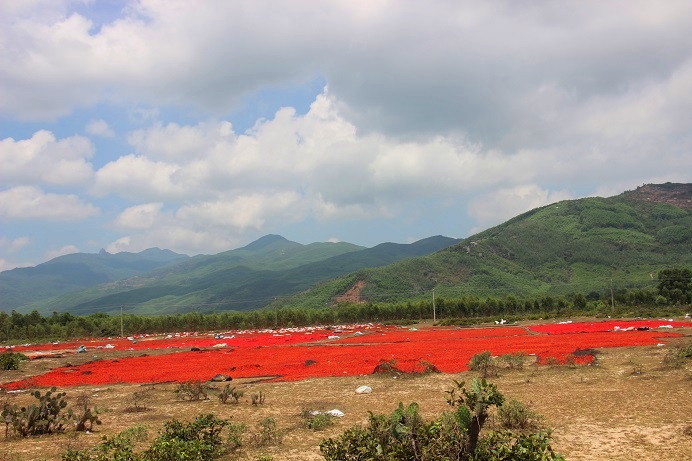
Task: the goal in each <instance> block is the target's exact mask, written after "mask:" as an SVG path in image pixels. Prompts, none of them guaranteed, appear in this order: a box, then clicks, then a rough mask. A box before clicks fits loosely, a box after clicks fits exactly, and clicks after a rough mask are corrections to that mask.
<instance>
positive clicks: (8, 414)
mask: <svg viewBox="0 0 692 461" xmlns="http://www.w3.org/2000/svg"><path fill="white" fill-rule="evenodd" d="M55 391H56V389H55V387H53V388H51V390H49V391H47V392H46V393H45V394H44V395H41V393H40V392H39V391H34V392H32V393H31V395H32V396H33V397H35V398H36V399H37V400H38V403H37V404H36V403H32V404H30V405H27V406H26V407H21V408H18V407H17V405H13V406H11V407H10V406H9V405H5V407H4V408H3V411H2V417H3V418H4V420H5V421H6V422H8V423H9V426H10V427H11V428H12V430H13V431H14V432H15V433H16V434H17V435H19V436H21V437H28V436H30V435H41V434H52V433H55V432H62V431H63V430H65V427H66V425H67V423H68V421H69V415H67V414H65V413H63V412H62V410H63V409H64V408H65V407H66V406H67V401H66V400H65V395H66V394H65V393H64V392H57V393H56V392H55Z"/></svg>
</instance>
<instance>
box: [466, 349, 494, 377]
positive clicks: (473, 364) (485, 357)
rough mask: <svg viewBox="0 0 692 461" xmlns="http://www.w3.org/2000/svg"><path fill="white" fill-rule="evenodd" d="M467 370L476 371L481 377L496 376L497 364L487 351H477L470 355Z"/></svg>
mask: <svg viewBox="0 0 692 461" xmlns="http://www.w3.org/2000/svg"><path fill="white" fill-rule="evenodd" d="M468 367H469V370H471V371H478V372H480V374H481V377H482V378H487V377H489V376H497V365H496V364H495V360H494V359H493V356H492V354H490V352H489V351H483V352H479V353H478V354H474V356H473V357H471V361H470V362H469V364H468Z"/></svg>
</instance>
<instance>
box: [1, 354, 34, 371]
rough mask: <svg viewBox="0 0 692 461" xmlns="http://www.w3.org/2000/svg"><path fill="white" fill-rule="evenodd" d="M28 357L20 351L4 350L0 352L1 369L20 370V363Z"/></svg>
mask: <svg viewBox="0 0 692 461" xmlns="http://www.w3.org/2000/svg"><path fill="white" fill-rule="evenodd" d="M24 360H28V357H27V356H26V355H24V354H22V353H19V352H3V353H2V354H0V370H19V365H20V364H21V363H22V362H23V361H24Z"/></svg>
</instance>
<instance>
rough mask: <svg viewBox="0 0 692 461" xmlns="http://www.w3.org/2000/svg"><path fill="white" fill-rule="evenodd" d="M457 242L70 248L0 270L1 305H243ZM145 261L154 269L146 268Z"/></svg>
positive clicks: (142, 310) (54, 308) (78, 309)
mask: <svg viewBox="0 0 692 461" xmlns="http://www.w3.org/2000/svg"><path fill="white" fill-rule="evenodd" d="M457 242H459V240H458V239H453V238H449V237H443V236H435V237H429V238H426V239H423V240H420V241H418V242H415V243H411V244H395V243H383V244H380V245H377V246H375V247H372V248H364V247H361V246H358V245H353V244H350V243H345V242H339V243H311V244H308V245H302V244H300V243H296V242H292V241H289V240H287V239H285V238H284V237H281V236H279V235H267V236H264V237H262V238H260V239H259V240H256V241H255V242H252V243H250V244H249V245H247V246H245V247H242V248H238V249H235V250H230V251H226V252H223V253H219V254H216V255H211V256H208V255H200V256H195V257H187V256H184V255H176V254H175V253H173V252H166V253H165V254H166V255H167V256H168V259H165V258H163V257H159V260H158V262H159V264H158V265H156V266H155V267H154V266H151V265H152V258H151V255H154V254H160V252H162V251H164V250H156V249H154V250H146V251H144V252H142V253H138V254H131V253H127V254H126V253H119V254H118V255H109V254H108V253H105V252H101V253H99V254H98V255H85V254H75V255H68V256H63V257H61V258H56V259H55V260H51V261H49V262H47V263H44V264H41V265H38V266H36V267H34V268H25V269H15V270H12V271H5V272H2V273H0V295H4V293H5V292H7V293H10V292H11V293H12V294H13V295H14V296H12V297H10V296H2V297H1V299H2V301H0V302H2V305H1V306H0V309H2V310H9V309H16V310H17V311H19V312H26V311H31V310H34V309H35V310H38V311H39V312H40V313H42V314H49V313H52V312H62V311H68V312H70V313H72V314H88V313H92V312H115V311H117V310H119V309H120V307H121V306H126V307H127V309H128V312H134V313H138V314H155V313H159V312H165V313H173V312H187V311H208V310H217V309H219V308H223V309H231V310H238V311H244V310H249V309H254V308H258V307H261V306H263V305H265V304H267V303H268V302H270V301H271V300H273V299H274V298H276V297H284V296H287V295H290V294H295V293H298V292H300V291H303V290H306V289H308V288H310V287H311V286H313V285H314V284H316V283H318V282H321V281H324V280H327V279H329V278H333V277H337V276H340V275H343V274H346V273H349V272H352V271H354V270H357V269H360V268H364V267H377V266H383V265H387V264H391V263H393V262H396V261H399V260H402V259H405V258H411V257H416V256H421V255H426V254H429V253H432V252H434V251H437V250H440V249H442V248H444V247H447V246H449V245H452V244H455V243H457ZM116 257H117V258H116ZM115 260H117V261H121V260H127V261H128V262H129V265H128V266H127V269H129V272H127V273H126V272H125V268H121V267H119V268H120V269H122V271H121V272H120V274H124V276H122V277H117V276H116V275H115V272H114V270H113V265H114V264H113V262H114V261H115ZM147 265H149V266H151V267H149V270H145V267H146V266H147ZM36 274H41V278H40V279H39V278H37V277H36ZM48 280H49V281H51V283H50V284H47V283H46V281H48ZM32 283H38V284H42V289H41V290H35V289H33V287H32ZM20 294H22V295H23V298H22V297H20ZM32 298H33V299H32ZM13 300H14V303H13V302H12V301H13ZM22 301H23V302H22Z"/></svg>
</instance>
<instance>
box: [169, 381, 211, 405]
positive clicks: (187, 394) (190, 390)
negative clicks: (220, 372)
mask: <svg viewBox="0 0 692 461" xmlns="http://www.w3.org/2000/svg"><path fill="white" fill-rule="evenodd" d="M174 392H175V396H176V398H177V399H178V400H188V401H190V402H192V401H197V400H200V399H202V398H203V399H204V400H207V399H208V398H209V396H208V395H207V392H206V391H205V390H204V385H203V384H202V382H201V381H200V380H193V381H186V382H184V383H179V384H178V385H177V386H176V388H175V391H174Z"/></svg>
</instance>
